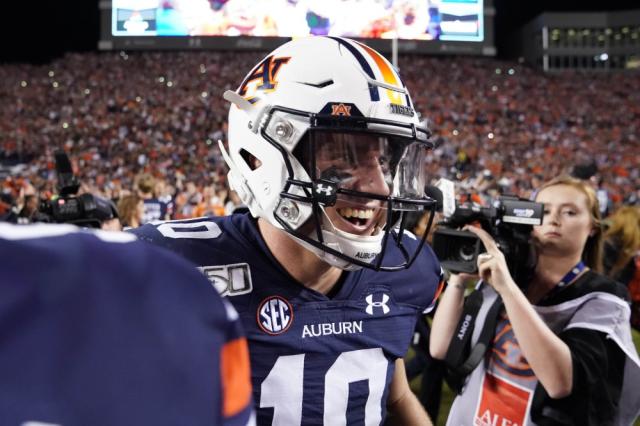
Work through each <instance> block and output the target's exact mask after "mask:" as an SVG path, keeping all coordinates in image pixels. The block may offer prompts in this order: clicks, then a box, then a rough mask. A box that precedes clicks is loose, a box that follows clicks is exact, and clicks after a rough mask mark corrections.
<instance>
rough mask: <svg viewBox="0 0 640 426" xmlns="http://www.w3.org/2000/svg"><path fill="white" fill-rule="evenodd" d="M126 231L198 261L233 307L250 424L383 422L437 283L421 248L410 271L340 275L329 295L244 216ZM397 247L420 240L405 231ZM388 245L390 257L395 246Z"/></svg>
mask: <svg viewBox="0 0 640 426" xmlns="http://www.w3.org/2000/svg"><path fill="white" fill-rule="evenodd" d="M132 232H134V233H135V234H137V235H138V237H139V238H140V239H143V240H148V241H151V242H153V243H155V244H157V245H160V246H163V247H166V248H168V249H171V250H173V251H175V252H177V253H180V254H181V255H183V256H185V257H187V258H188V259H190V260H191V261H192V262H194V263H196V264H197V265H198V266H199V268H200V270H201V271H202V272H203V273H204V274H205V275H206V276H207V277H208V278H209V279H210V280H211V281H212V282H213V284H214V286H215V287H216V288H218V290H219V291H221V293H222V294H225V295H227V296H228V298H229V300H230V301H231V302H232V303H233V305H234V307H235V308H236V310H237V311H238V313H239V315H240V318H241V320H242V323H243V326H244V328H245V331H246V332H247V337H248V340H249V351H250V355H251V371H252V381H253V389H254V401H255V403H256V405H257V412H258V424H261V425H287V426H291V425H300V424H305V425H309V424H325V425H340V424H345V423H347V424H366V425H377V424H380V423H382V421H383V419H384V417H385V414H386V409H385V407H386V399H387V396H388V391H389V383H390V381H391V379H392V376H393V373H394V366H395V363H394V362H395V360H397V359H398V358H400V357H403V356H404V355H405V353H406V351H407V348H408V346H409V343H410V340H411V337H412V335H413V331H414V326H415V322H416V318H417V317H418V315H419V314H421V313H422V312H423V311H424V310H425V309H426V308H428V307H429V306H430V305H431V304H432V302H433V300H434V297H435V294H436V292H437V289H438V286H439V282H440V266H439V264H438V262H437V260H436V258H435V256H434V254H433V252H432V251H431V249H430V248H429V247H426V248H425V249H424V250H423V252H422V253H421V254H420V257H419V258H418V259H417V260H416V262H415V264H414V265H413V266H412V267H411V268H410V269H408V270H404V271H399V272H374V271H372V270H369V269H363V270H360V271H356V272H350V273H345V274H346V277H345V280H344V283H343V285H342V286H341V287H340V289H339V291H338V292H337V293H336V294H335V295H334V296H333V297H332V298H329V297H327V296H325V295H323V294H320V293H318V292H316V291H314V290H311V289H308V288H306V287H304V286H302V285H301V284H299V283H298V282H296V281H295V280H294V279H293V278H292V277H291V276H290V275H289V274H288V273H287V272H286V271H285V270H284V269H283V268H282V266H280V264H279V263H278V262H277V261H276V260H275V258H274V257H273V256H272V254H271V253H270V251H269V249H268V248H267V246H266V245H265V242H264V241H263V239H262V237H261V235H260V232H259V230H258V228H257V223H256V221H255V220H254V219H252V218H251V217H250V216H249V215H247V214H237V215H232V216H227V217H211V218H200V219H191V220H184V221H174V222H165V223H162V224H149V225H146V226H144V227H142V228H138V229H136V230H133V231H132ZM405 243H406V244H407V245H409V246H415V244H418V241H417V240H415V239H412V238H411V237H409V236H408V237H407V241H405ZM301 250H302V248H301ZM388 250H391V252H390V253H388V255H387V256H390V257H391V258H392V259H391V260H392V261H397V260H398V259H397V257H398V256H399V255H400V253H398V252H396V251H395V250H397V249H394V246H392V245H391V244H390V245H389V247H388Z"/></svg>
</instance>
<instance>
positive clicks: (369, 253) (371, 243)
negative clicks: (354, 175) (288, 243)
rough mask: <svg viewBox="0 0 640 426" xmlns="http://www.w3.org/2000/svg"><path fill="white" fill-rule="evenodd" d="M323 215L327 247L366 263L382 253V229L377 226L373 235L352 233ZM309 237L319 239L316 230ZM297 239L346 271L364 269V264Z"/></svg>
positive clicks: (319, 255)
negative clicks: (353, 261)
mask: <svg viewBox="0 0 640 426" xmlns="http://www.w3.org/2000/svg"><path fill="white" fill-rule="evenodd" d="M322 216H323V219H322V238H323V239H324V244H325V245H326V246H327V247H330V248H332V249H334V250H336V251H338V252H340V253H342V254H344V255H346V256H349V257H351V258H355V259H358V260H360V261H362V262H366V263H371V262H373V260H374V259H375V258H376V256H377V255H378V254H380V251H382V237H383V236H384V232H382V229H380V228H376V231H375V233H374V235H371V236H363V235H356V234H350V233H348V232H344V231H341V230H339V229H337V228H336V227H335V226H333V224H332V223H331V221H330V220H329V218H328V217H327V216H326V215H325V214H324V212H323V215H322ZM309 237H310V238H311V239H313V240H315V241H317V235H316V231H315V230H314V231H312V232H311V234H310V235H309ZM293 238H295V237H293ZM295 239H296V241H297V242H299V243H300V244H301V245H302V246H304V247H305V248H306V249H307V250H309V251H311V252H313V253H315V254H316V255H317V256H318V257H319V258H320V259H322V260H323V261H324V262H326V263H328V264H329V265H331V266H335V267H337V268H340V269H343V270H345V271H356V270H358V269H362V266H359V265H355V264H353V263H351V262H349V261H348V260H344V259H341V258H339V257H338V256H334V255H332V254H330V253H327V252H326V251H324V250H322V249H319V248H316V247H314V246H312V245H311V244H309V243H306V242H305V241H302V240H300V239H298V238H295Z"/></svg>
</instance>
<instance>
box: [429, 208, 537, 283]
mask: <svg viewBox="0 0 640 426" xmlns="http://www.w3.org/2000/svg"><path fill="white" fill-rule="evenodd" d="M543 210H544V209H543V205H542V204H541V203H536V202H533V201H529V200H525V199H521V198H517V197H510V196H503V197H501V198H499V199H498V200H497V202H496V203H495V204H494V206H492V207H479V206H477V205H470V204H469V205H467V204H465V205H462V206H459V205H458V206H456V207H455V211H454V212H453V214H452V215H451V216H449V217H448V218H447V219H445V220H444V221H443V222H441V223H439V225H441V226H440V227H439V228H438V229H436V230H435V232H434V234H433V241H432V247H433V250H434V252H435V253H436V255H437V256H438V259H440V263H441V265H442V267H443V268H445V269H447V270H449V271H451V272H453V273H460V272H465V273H468V274H472V273H476V272H477V269H478V268H477V259H478V255H479V254H480V253H483V252H485V251H486V250H485V248H484V245H483V244H482V242H481V241H480V239H479V238H478V237H476V235H475V234H473V233H471V232H469V231H463V230H460V229H458V228H461V227H463V226H464V225H468V224H472V223H478V224H480V226H481V227H482V228H483V229H484V230H485V231H487V232H488V233H489V234H490V235H491V236H492V237H493V238H494V239H495V241H496V243H497V244H498V247H500V250H501V251H502V252H503V253H504V255H505V258H506V260H507V265H508V266H509V270H510V272H511V274H512V275H513V276H514V278H516V282H518V280H517V276H518V275H520V276H522V275H521V273H524V272H525V271H524V269H525V268H526V267H527V266H529V267H530V262H529V261H530V258H531V250H530V244H529V238H530V235H531V231H532V230H533V226H534V225H541V224H542V215H543Z"/></svg>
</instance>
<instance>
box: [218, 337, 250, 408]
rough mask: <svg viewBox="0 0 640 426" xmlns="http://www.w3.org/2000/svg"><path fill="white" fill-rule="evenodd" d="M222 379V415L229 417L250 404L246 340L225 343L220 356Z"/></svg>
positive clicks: (240, 339)
mask: <svg viewBox="0 0 640 426" xmlns="http://www.w3.org/2000/svg"><path fill="white" fill-rule="evenodd" d="M220 370H221V377H222V388H223V389H222V391H223V396H222V413H223V415H224V416H225V417H231V416H234V415H236V414H238V413H239V412H241V411H242V410H244V409H246V408H247V406H248V405H249V404H250V403H251V373H250V370H249V349H248V347H247V339H245V338H244V337H243V338H239V339H236V340H232V341H230V342H227V343H226V344H225V345H224V346H223V347H222V352H221V354H220Z"/></svg>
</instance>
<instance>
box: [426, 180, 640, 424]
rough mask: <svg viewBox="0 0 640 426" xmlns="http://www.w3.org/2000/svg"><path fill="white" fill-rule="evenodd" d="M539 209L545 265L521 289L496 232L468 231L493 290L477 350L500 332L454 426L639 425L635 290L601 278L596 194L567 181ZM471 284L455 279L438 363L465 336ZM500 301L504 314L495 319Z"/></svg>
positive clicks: (479, 325) (442, 315) (543, 197)
mask: <svg viewBox="0 0 640 426" xmlns="http://www.w3.org/2000/svg"><path fill="white" fill-rule="evenodd" d="M536 201H537V202H540V203H543V204H544V206H545V207H544V219H543V223H542V225H540V226H536V227H534V230H533V232H532V240H533V243H534V245H535V249H536V257H537V262H536V264H535V269H534V270H533V273H532V274H531V278H530V279H529V280H528V281H529V282H528V283H516V282H514V280H513V278H512V276H511V274H510V273H509V269H508V268H507V263H506V261H505V257H504V255H503V253H502V252H501V251H500V248H499V247H498V246H497V244H496V243H495V241H494V240H493V238H492V237H491V236H490V235H489V234H488V233H487V232H485V231H484V230H482V229H477V228H474V227H467V228H466V229H467V230H468V231H471V232H473V233H474V234H476V235H477V236H478V238H480V240H481V241H482V242H483V244H484V246H485V248H486V253H483V254H482V255H480V256H478V275H479V277H480V278H481V279H482V282H483V283H486V284H488V285H485V284H483V285H481V286H479V288H480V290H479V291H481V292H482V296H483V297H482V303H481V307H480V309H479V310H478V311H477V314H476V315H475V318H476V320H475V324H474V329H473V333H472V337H471V346H473V345H474V344H475V343H477V342H478V339H479V336H480V335H481V334H482V333H481V332H482V329H483V328H484V326H486V325H487V324H488V327H494V329H493V330H489V331H493V333H492V334H493V338H492V339H490V340H489V345H488V350H487V351H486V353H485V355H484V358H483V359H482V360H481V361H480V362H479V364H478V365H477V366H476V367H475V369H473V371H472V372H471V373H470V374H469V375H468V376H467V378H466V381H465V386H464V388H463V389H462V391H461V393H460V394H459V395H458V397H457V398H456V400H455V401H454V404H453V406H452V408H451V412H450V414H449V419H448V424H450V425H456V426H458V425H515V424H517V425H525V424H537V425H551V424H554V425H556V424H558V425H561V424H576V425H606V424H630V423H631V422H632V421H633V419H634V418H635V417H636V416H637V414H638V411H640V361H639V360H638V355H637V353H636V351H635V348H634V347H633V343H632V341H631V331H630V327H629V313H630V311H629V305H628V302H627V299H628V295H627V292H626V289H625V288H624V287H623V286H622V285H620V284H619V283H617V282H615V281H612V280H611V279H609V278H607V277H605V276H604V275H601V274H600V273H599V272H600V269H601V266H600V264H601V257H602V256H601V245H602V232H601V228H600V213H599V209H598V202H597V198H596V195H595V193H594V191H593V189H591V188H590V187H589V186H587V185H585V184H584V183H583V182H582V181H579V180H577V179H574V178H570V177H560V178H556V179H554V180H552V181H550V182H548V183H546V184H545V185H543V186H542V188H541V189H540V191H539V192H538V194H537V197H536ZM522 261H525V259H522ZM469 278H471V277H470V276H464V275H452V277H451V279H450V280H449V284H448V287H447V289H446V290H445V292H444V294H443V296H442V297H441V300H440V304H439V306H438V309H437V311H436V313H435V317H434V321H433V326H432V332H431V339H430V351H431V354H432V356H433V357H434V358H437V359H444V358H445V357H446V355H447V350H448V348H449V344H450V342H451V341H452V338H453V339H455V338H459V337H460V335H461V333H463V329H462V328H458V327H456V325H457V324H458V322H459V320H460V318H461V315H462V313H463V306H464V293H465V286H464V283H465V281H468V280H469ZM498 298H500V299H501V302H502V304H503V305H504V308H503V309H499V310H497V311H496V312H497V313H494V314H492V311H494V310H492V309H490V307H492V306H494V302H496V300H497V299H498ZM497 303H499V302H497ZM499 306H500V305H496V307H499ZM464 312H467V311H466V310H465V311H464ZM492 315H493V318H491V316H492ZM466 318H469V316H468V315H465V319H466ZM465 328H466V327H465Z"/></svg>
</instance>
